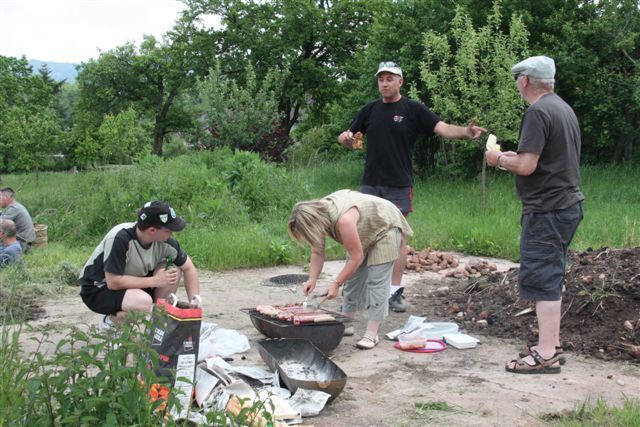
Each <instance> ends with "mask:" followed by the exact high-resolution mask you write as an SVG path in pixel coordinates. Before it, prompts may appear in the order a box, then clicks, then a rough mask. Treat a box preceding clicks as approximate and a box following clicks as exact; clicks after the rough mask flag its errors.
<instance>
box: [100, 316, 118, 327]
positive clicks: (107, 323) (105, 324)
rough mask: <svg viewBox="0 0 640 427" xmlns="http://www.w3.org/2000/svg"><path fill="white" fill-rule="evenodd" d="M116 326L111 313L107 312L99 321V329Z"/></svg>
mask: <svg viewBox="0 0 640 427" xmlns="http://www.w3.org/2000/svg"><path fill="white" fill-rule="evenodd" d="M114 327H115V324H114V323H113V320H111V316H110V315H109V314H105V315H104V317H103V318H102V320H101V321H100V322H98V330H100V331H108V330H110V329H112V328H114Z"/></svg>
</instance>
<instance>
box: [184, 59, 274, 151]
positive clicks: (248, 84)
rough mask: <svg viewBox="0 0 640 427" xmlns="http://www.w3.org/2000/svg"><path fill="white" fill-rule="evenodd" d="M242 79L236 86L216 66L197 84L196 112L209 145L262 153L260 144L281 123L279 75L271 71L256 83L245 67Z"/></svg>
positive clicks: (232, 80) (250, 70)
mask: <svg viewBox="0 0 640 427" xmlns="http://www.w3.org/2000/svg"><path fill="white" fill-rule="evenodd" d="M241 80H242V82H243V83H238V82H237V81H236V80H234V79H231V78H229V77H226V76H224V75H223V74H222V71H221V66H220V64H219V63H218V64H217V65H216V67H215V68H212V69H211V71H210V73H209V75H208V76H207V77H206V78H204V79H202V80H201V81H199V82H198V84H197V92H198V98H199V99H200V105H199V106H198V108H197V112H198V115H199V117H200V121H202V122H204V126H205V127H206V129H207V131H208V133H209V136H210V140H211V146H216V145H225V146H229V147H232V148H234V149H235V150H247V151H254V152H264V151H266V150H265V149H264V147H262V146H261V144H262V142H263V140H264V138H265V136H266V135H268V134H269V133H270V132H272V131H273V130H274V129H275V127H276V126H277V125H278V123H279V120H280V113H279V112H278V100H277V95H276V93H279V92H280V90H281V86H282V73H281V72H280V70H278V69H273V70H271V72H269V73H267V75H266V76H265V78H264V79H263V80H262V81H261V82H258V80H257V79H256V75H255V73H254V71H253V67H252V66H251V64H247V66H246V68H245V72H244V75H243V76H242V78H241Z"/></svg>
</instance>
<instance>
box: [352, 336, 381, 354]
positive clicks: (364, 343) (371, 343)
mask: <svg viewBox="0 0 640 427" xmlns="http://www.w3.org/2000/svg"><path fill="white" fill-rule="evenodd" d="M378 341H379V339H378V336H377V335H376V336H371V335H367V334H365V336H363V337H362V339H361V340H360V341H358V342H357V343H356V347H358V348H361V349H363V350H370V349H372V348H373V347H375V346H376V345H378Z"/></svg>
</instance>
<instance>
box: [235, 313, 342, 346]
mask: <svg viewBox="0 0 640 427" xmlns="http://www.w3.org/2000/svg"><path fill="white" fill-rule="evenodd" d="M319 310H320V311H323V312H325V313H327V314H330V315H332V316H333V317H334V318H335V319H336V320H331V321H326V322H318V323H302V324H300V325H294V324H293V322H290V321H287V320H278V319H274V318H272V317H269V316H265V315H264V314H262V313H258V311H257V310H256V309H254V308H243V309H241V311H243V312H245V313H247V314H248V315H249V317H250V318H251V323H253V326H255V328H256V329H257V330H258V331H259V332H260V333H262V334H263V335H265V336H267V337H269V338H299V339H306V340H309V341H310V342H311V343H312V344H313V345H314V346H316V347H317V348H318V349H319V350H320V351H322V352H323V353H330V352H331V351H333V350H334V349H335V348H336V347H337V346H338V344H340V341H342V335H343V334H344V328H345V326H344V322H350V321H351V320H352V319H351V318H350V317H348V316H345V315H343V314H341V313H336V312H333V311H329V310H325V309H322V308H321V309H319Z"/></svg>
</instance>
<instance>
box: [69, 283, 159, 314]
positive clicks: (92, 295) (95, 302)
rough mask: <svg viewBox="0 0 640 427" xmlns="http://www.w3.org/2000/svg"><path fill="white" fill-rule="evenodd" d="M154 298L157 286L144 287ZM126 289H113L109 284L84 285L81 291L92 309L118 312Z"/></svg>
mask: <svg viewBox="0 0 640 427" xmlns="http://www.w3.org/2000/svg"><path fill="white" fill-rule="evenodd" d="M142 290H143V291H145V292H146V293H148V294H149V295H151V298H153V295H154V292H155V288H145V289H142ZM126 292H127V290H126V289H120V290H117V291H112V290H110V289H109V288H107V285H104V286H101V287H98V286H94V285H84V286H82V290H81V291H80V297H81V298H82V301H84V303H85V304H86V305H87V307H89V308H90V309H91V311H95V312H96V313H100V314H117V313H119V312H121V311H122V300H124V294H125V293H126Z"/></svg>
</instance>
